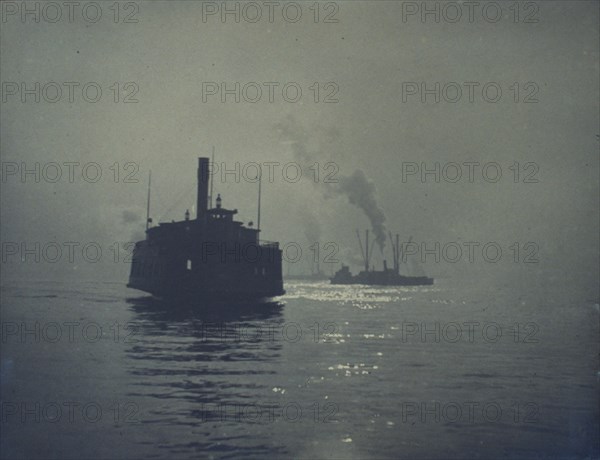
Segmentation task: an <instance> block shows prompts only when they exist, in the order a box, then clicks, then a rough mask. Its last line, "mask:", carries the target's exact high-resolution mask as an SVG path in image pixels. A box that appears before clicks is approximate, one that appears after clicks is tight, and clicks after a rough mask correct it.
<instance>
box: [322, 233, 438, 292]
mask: <svg viewBox="0 0 600 460" xmlns="http://www.w3.org/2000/svg"><path fill="white" fill-rule="evenodd" d="M357 236H358V242H359V244H360V248H361V253H362V252H363V247H362V243H361V240H360V235H358V231H357ZM398 240H399V239H398V235H396V244H394V242H393V240H392V236H391V235H390V241H391V244H392V251H393V256H394V257H393V260H394V268H388V267H387V262H386V261H385V260H384V261H383V270H381V271H378V270H369V231H368V230H367V232H366V247H365V252H364V254H362V256H363V259H364V262H365V269H364V270H363V271H361V272H360V273H359V274H358V275H353V274H352V273H351V272H350V268H349V267H348V266H347V265H342V268H341V269H339V270H338V271H337V272H336V273H335V275H333V277H332V278H331V284H367V285H378V286H427V285H432V284H433V278H428V277H427V276H403V275H401V274H400V263H399V262H400V245H399V241H398Z"/></svg>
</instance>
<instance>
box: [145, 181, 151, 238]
mask: <svg viewBox="0 0 600 460" xmlns="http://www.w3.org/2000/svg"><path fill="white" fill-rule="evenodd" d="M151 183H152V171H149V172H148V201H147V204H146V231H148V227H149V225H150V184H151Z"/></svg>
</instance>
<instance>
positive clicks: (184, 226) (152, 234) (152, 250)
mask: <svg viewBox="0 0 600 460" xmlns="http://www.w3.org/2000/svg"><path fill="white" fill-rule="evenodd" d="M208 186H209V160H208V158H199V159H198V187H197V188H198V190H197V204H196V209H197V211H196V218H195V219H191V220H190V213H189V211H186V212H185V220H182V221H179V222H174V221H173V222H171V223H160V224H159V225H158V226H156V227H151V228H149V225H150V223H151V222H152V219H150V183H149V184H148V207H147V216H146V239H145V240H143V241H138V242H137V243H136V244H135V248H134V250H133V258H132V264H131V272H130V275H129V283H128V284H127V286H128V287H130V288H133V289H139V290H141V291H144V292H148V293H150V294H153V295H155V296H157V297H168V298H178V297H184V298H186V299H194V300H229V299H236V300H243V301H246V300H255V299H261V298H270V297H275V296H280V295H283V294H284V293H285V291H284V289H283V277H282V264H281V259H282V251H281V250H280V249H279V243H276V242H260V241H259V233H260V180H259V200H258V203H259V204H258V228H252V225H253V224H252V222H250V223H249V224H248V227H246V226H244V224H243V223H242V222H237V221H235V220H233V216H234V215H235V214H237V209H233V210H230V209H225V208H223V206H222V199H221V196H220V195H218V197H217V199H216V207H214V208H212V196H211V199H210V202H211V207H210V209H209V198H208V197H209V195H208ZM211 195H212V182H211Z"/></svg>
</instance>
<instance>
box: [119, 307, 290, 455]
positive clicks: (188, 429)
mask: <svg viewBox="0 0 600 460" xmlns="http://www.w3.org/2000/svg"><path fill="white" fill-rule="evenodd" d="M127 302H128V304H129V305H130V308H131V310H132V311H133V312H134V320H133V321H132V324H130V325H129V327H130V328H131V329H132V330H133V331H134V332H133V333H132V334H131V335H130V337H131V339H132V340H130V341H129V347H128V349H127V350H126V352H127V355H128V359H127V362H128V364H129V366H130V369H129V373H130V374H131V376H132V381H131V384H130V385H129V389H130V391H129V392H128V394H127V395H128V397H130V398H132V400H135V401H139V402H138V406H139V417H138V419H139V420H140V422H141V423H143V424H146V425H147V429H148V430H156V437H157V439H160V440H161V441H160V442H157V443H155V445H159V447H160V448H161V449H163V450H164V453H165V454H166V456H169V457H170V456H173V455H174V456H181V455H184V456H186V458H189V456H190V455H200V454H201V455H207V454H216V455H217V456H219V455H223V454H225V453H230V452H231V451H234V450H238V451H239V450H243V451H244V452H245V453H246V454H248V455H249V456H250V457H253V458H261V457H262V458H265V457H266V456H267V455H269V456H271V455H274V454H275V455H276V456H281V455H285V454H286V452H285V449H283V448H282V447H278V446H275V445H273V440H272V439H271V440H268V437H267V434H268V431H269V427H268V426H265V425H268V424H269V423H272V421H269V420H268V419H267V418H266V417H258V418H256V417H255V418H253V419H252V420H248V419H246V420H240V419H239V417H238V418H236V416H235V410H236V407H237V410H239V408H240V407H247V406H248V405H252V406H254V407H257V408H258V410H260V411H262V409H265V412H266V409H267V408H268V406H270V405H273V404H275V402H274V397H275V396H277V395H276V394H274V393H273V390H272V389H273V384H274V382H275V381H276V380H277V369H278V366H279V363H280V362H281V349H282V346H283V344H282V343H281V340H280V339H279V336H278V335H277V334H269V333H268V330H267V328H272V330H277V328H278V327H281V325H282V324H283V316H282V308H283V304H282V303H279V302H267V303H242V304H211V305H201V306H200V307H201V308H199V306H198V305H195V304H190V303H181V302H179V303H178V302H175V301H172V300H171V301H164V300H158V299H156V298H153V297H140V298H130V299H128V300H127Z"/></svg>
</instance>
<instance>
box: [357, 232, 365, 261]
mask: <svg viewBox="0 0 600 460" xmlns="http://www.w3.org/2000/svg"><path fill="white" fill-rule="evenodd" d="M356 238H358V245H359V246H360V255H361V256H362V258H363V261H364V262H365V265H367V262H366V258H365V250H364V249H363V245H362V240H361V239H360V231H359V230H358V229H356Z"/></svg>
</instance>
